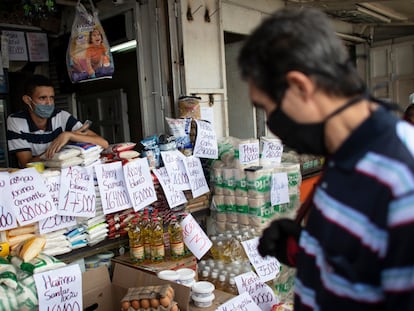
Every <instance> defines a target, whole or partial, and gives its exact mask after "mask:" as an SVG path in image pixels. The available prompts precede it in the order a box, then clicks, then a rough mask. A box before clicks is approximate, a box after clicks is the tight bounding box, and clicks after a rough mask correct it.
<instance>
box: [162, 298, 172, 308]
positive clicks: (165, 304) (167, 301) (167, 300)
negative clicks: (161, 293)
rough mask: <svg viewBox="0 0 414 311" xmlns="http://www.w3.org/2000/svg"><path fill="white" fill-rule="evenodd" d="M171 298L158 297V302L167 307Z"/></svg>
mask: <svg viewBox="0 0 414 311" xmlns="http://www.w3.org/2000/svg"><path fill="white" fill-rule="evenodd" d="M170 302H171V299H170V298H169V297H161V298H160V304H161V305H162V306H163V307H168V306H169V305H170Z"/></svg>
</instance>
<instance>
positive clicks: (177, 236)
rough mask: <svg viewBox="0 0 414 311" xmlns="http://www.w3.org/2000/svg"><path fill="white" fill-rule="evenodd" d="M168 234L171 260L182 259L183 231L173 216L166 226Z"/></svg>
mask: <svg viewBox="0 0 414 311" xmlns="http://www.w3.org/2000/svg"><path fill="white" fill-rule="evenodd" d="M168 233H169V236H170V254H171V259H172V260H179V259H180V258H182V257H184V241H183V229H182V228H181V225H180V224H179V223H178V221H177V217H176V216H175V215H173V216H171V221H170V223H169V224H168Z"/></svg>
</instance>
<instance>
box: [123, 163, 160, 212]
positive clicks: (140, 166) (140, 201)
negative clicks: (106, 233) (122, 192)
mask: <svg viewBox="0 0 414 311" xmlns="http://www.w3.org/2000/svg"><path fill="white" fill-rule="evenodd" d="M123 169H124V178H125V182H126V187H127V189H128V194H129V198H130V200H131V203H132V206H133V208H134V210H135V211H139V210H141V209H143V208H144V207H145V206H148V205H150V204H151V203H153V202H155V201H157V194H156V192H155V188H154V183H153V181H152V177H151V171H150V168H149V165H148V160H147V159H145V158H142V159H136V160H134V161H131V162H128V163H126V164H125V165H124V166H123Z"/></svg>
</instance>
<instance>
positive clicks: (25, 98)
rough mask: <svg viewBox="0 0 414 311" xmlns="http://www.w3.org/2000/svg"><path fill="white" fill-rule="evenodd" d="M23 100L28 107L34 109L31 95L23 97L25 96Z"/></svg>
mask: <svg viewBox="0 0 414 311" xmlns="http://www.w3.org/2000/svg"><path fill="white" fill-rule="evenodd" d="M22 100H23V102H24V103H25V104H26V105H28V106H29V107H30V108H31V107H32V106H31V103H32V99H31V97H30V96H29V95H23V96H22Z"/></svg>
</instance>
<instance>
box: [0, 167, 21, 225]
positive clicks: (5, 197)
mask: <svg viewBox="0 0 414 311" xmlns="http://www.w3.org/2000/svg"><path fill="white" fill-rule="evenodd" d="M0 193H1V195H0V231H3V230H8V229H12V228H15V227H17V221H16V216H15V215H14V212H13V208H12V202H13V201H12V196H11V191H10V177H9V173H7V172H0Z"/></svg>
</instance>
